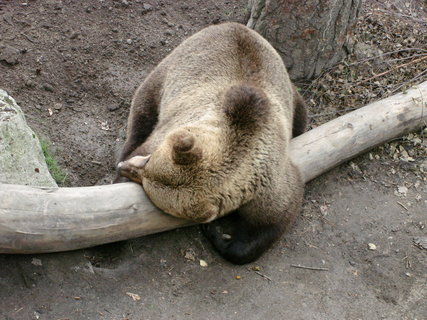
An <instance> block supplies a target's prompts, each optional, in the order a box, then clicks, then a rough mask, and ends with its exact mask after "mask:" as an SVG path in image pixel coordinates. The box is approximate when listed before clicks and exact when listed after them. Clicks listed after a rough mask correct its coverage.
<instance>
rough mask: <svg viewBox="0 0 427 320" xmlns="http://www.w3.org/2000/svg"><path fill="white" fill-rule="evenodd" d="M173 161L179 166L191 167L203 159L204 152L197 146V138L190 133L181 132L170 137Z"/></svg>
mask: <svg viewBox="0 0 427 320" xmlns="http://www.w3.org/2000/svg"><path fill="white" fill-rule="evenodd" d="M170 140H171V144H172V159H173V161H174V162H175V163H176V164H178V165H189V164H193V163H195V162H197V161H199V160H200V159H201V158H202V150H201V149H200V148H199V147H197V146H195V144H196V138H195V137H194V135H193V134H192V133H190V132H188V131H185V130H183V131H179V132H176V133H174V134H173V135H172V136H170Z"/></svg>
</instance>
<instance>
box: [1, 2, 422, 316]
mask: <svg viewBox="0 0 427 320" xmlns="http://www.w3.org/2000/svg"><path fill="white" fill-rule="evenodd" d="M245 4H246V1H243V0H237V1H236V0H234V1H225V0H218V1H215V0H203V1H202V0H186V1H173V0H165V1H158V0H150V1H138V0H135V1H131V0H121V1H113V0H88V1H84V2H77V1H72V0H63V1H57V0H55V1H54V0H43V1H42V0H37V1H25V0H20V1H1V0H0V88H2V89H5V90H6V91H8V92H9V93H10V94H11V95H12V96H13V97H14V98H15V99H16V100H17V102H18V103H19V105H20V106H21V107H22V109H23V110H24V112H25V113H26V115H27V120H28V123H29V124H30V126H31V127H32V128H33V130H35V131H36V132H37V133H38V134H39V135H40V136H43V137H44V138H45V139H48V140H49V141H51V143H52V147H53V152H54V153H55V155H56V156H57V159H58V162H59V163H60V165H61V166H62V167H63V168H64V170H65V171H66V173H67V180H66V181H65V182H64V184H63V185H65V186H86V185H94V184H105V183H109V182H110V180H111V174H112V171H113V164H114V155H115V153H116V149H117V148H118V147H119V146H120V145H121V142H122V140H123V134H124V128H125V123H126V117H127V113H128V110H129V103H130V99H131V97H132V94H133V92H134V90H135V88H136V87H137V86H138V85H139V83H140V82H141V81H142V80H143V79H144V77H145V76H146V75H147V74H148V72H149V71H150V70H151V69H152V68H153V66H155V65H156V64H157V63H158V62H159V61H160V60H161V59H162V58H163V57H164V56H165V55H166V54H167V53H168V52H169V51H171V50H172V49H173V48H174V47H175V46H177V45H178V44H179V43H180V42H181V41H182V39H184V38H186V37H187V36H189V35H191V34H193V33H194V32H196V31H198V30H200V29H201V28H203V27H204V26H207V25H210V24H212V23H219V22H222V21H237V22H242V23H245V21H246V20H245V14H246V11H245V9H244V8H245ZM426 21H427V3H426V1H425V0H416V1H415V0H413V1H398V0H395V1H392V0H390V1H375V0H372V1H366V3H365V7H364V10H363V12H362V13H361V17H360V22H361V23H359V25H358V27H357V29H356V30H355V39H356V51H355V54H353V55H352V56H350V57H349V59H348V60H347V61H344V62H343V64H341V65H339V66H337V68H334V69H332V70H328V71H327V72H325V74H324V75H322V76H321V77H319V78H318V79H315V80H313V81H312V82H310V83H305V84H300V85H301V87H302V88H303V91H302V92H303V93H304V97H305V99H306V101H307V103H308V105H309V109H310V114H311V123H310V126H311V127H314V126H317V125H319V124H321V123H322V122H325V121H328V120H329V119H331V118H334V117H336V116H339V115H340V114H343V113H345V112H348V111H349V110H350V109H352V108H356V107H360V106H362V105H364V104H366V103H369V102H370V101H374V100H377V99H380V98H382V97H385V96H388V95H390V94H393V93H394V92H396V91H399V90H402V89H404V88H405V87H407V86H409V85H413V84H415V83H417V82H421V81H426V80H427V72H426V70H427V60H422V58H423V57H425V56H426V54H427V23H426ZM392 51H395V52H394V53H392V54H389V52H392ZM373 57H376V58H373ZM417 59H418V60H417ZM420 59H421V60H420ZM408 63H409V64H408ZM403 64H406V65H403ZM402 65H403V66H402ZM384 72H386V73H385V75H386V76H385V77H384V76H376V75H378V74H380V73H384ZM372 77H374V78H372ZM402 84H403V86H402ZM349 90H350V91H349ZM426 150H427V138H426V137H425V134H424V136H423V134H422V133H417V134H415V135H410V136H407V137H405V138H404V139H399V140H396V141H393V142H391V143H388V144H386V145H384V146H381V147H379V148H376V149H374V150H372V152H370V153H368V154H366V155H362V156H360V157H358V158H356V159H354V160H353V161H351V162H350V163H348V164H345V165H342V166H341V167H339V168H336V169H334V170H332V171H331V172H329V173H327V174H325V175H323V176H322V177H320V178H318V179H316V180H315V181H313V182H311V183H309V184H308V185H307V188H306V197H305V204H304V210H303V213H302V215H301V217H300V218H299V220H298V222H297V224H296V225H295V227H294V229H293V230H292V231H291V232H290V233H289V234H288V235H287V236H286V237H284V238H283V239H282V240H281V241H280V242H278V243H277V244H276V245H275V246H274V247H273V248H272V249H271V250H269V251H268V252H267V253H266V254H265V255H264V256H263V257H262V258H261V259H260V260H258V261H257V262H256V263H253V264H250V265H247V266H234V265H231V264H229V263H227V262H225V261H224V260H222V259H221V258H220V257H219V256H218V255H217V254H216V253H215V252H214V251H213V250H212V248H211V247H210V245H209V244H208V243H207V241H206V240H205V239H204V238H203V236H202V234H201V233H200V231H199V228H198V227H189V228H184V229H180V230H175V231H171V232H165V233H161V234H156V235H152V236H147V237H143V238H139V239H134V240H129V241H125V242H121V243H116V244H109V245H104V246H100V247H96V248H89V249H85V250H78V251H74V252H65V253H56V254H43V255H22V256H18V255H0V319H123V320H124V319H129V320H133V319H266V318H270V319H290V320H297V319H301V320H305V319H325V320H335V319H348V320H356V319H387V320H388V319H393V320H394V319H396V320H398V319H408V320H414V319H417V320H425V319H427V303H426V301H427V250H424V249H422V248H420V247H418V246H416V239H417V238H418V237H425V236H426V235H427V229H426V225H427V183H426V181H427V175H426V172H427V153H426ZM201 260H203V261H204V262H206V263H207V266H201ZM202 264H203V262H202ZM297 266H305V267H312V269H307V268H298V267H297Z"/></svg>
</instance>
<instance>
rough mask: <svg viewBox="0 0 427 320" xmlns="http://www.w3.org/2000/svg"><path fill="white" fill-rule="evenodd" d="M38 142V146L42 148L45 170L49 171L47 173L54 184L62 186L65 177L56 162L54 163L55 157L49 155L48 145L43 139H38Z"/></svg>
mask: <svg viewBox="0 0 427 320" xmlns="http://www.w3.org/2000/svg"><path fill="white" fill-rule="evenodd" d="M39 140H40V145H41V147H42V151H43V155H44V158H45V161H46V164H47V168H48V169H49V172H50V174H51V175H52V178H53V179H54V180H55V181H56V183H58V184H64V182H65V179H66V178H67V175H66V174H65V173H64V171H63V170H62V169H61V167H60V166H59V165H58V162H57V161H56V159H55V157H54V156H53V154H52V153H51V151H50V145H49V143H48V142H47V141H46V140H44V139H39Z"/></svg>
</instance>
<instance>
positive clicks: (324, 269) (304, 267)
mask: <svg viewBox="0 0 427 320" xmlns="http://www.w3.org/2000/svg"><path fill="white" fill-rule="evenodd" d="M291 267H294V268H300V269H308V270H316V271H329V269H328V268H318V267H306V266H302V265H300V264H291Z"/></svg>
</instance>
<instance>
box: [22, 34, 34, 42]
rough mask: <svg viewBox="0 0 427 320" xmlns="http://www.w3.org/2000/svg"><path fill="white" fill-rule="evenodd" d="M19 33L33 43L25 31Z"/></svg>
mask: <svg viewBox="0 0 427 320" xmlns="http://www.w3.org/2000/svg"><path fill="white" fill-rule="evenodd" d="M21 35H22V36H24V37H25V38H26V39H27V40H28V41H30V42H31V43H34V42H35V41H34V40H33V39H31V38H30V37H29V36H27V35H26V34H25V33H23V32H21Z"/></svg>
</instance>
